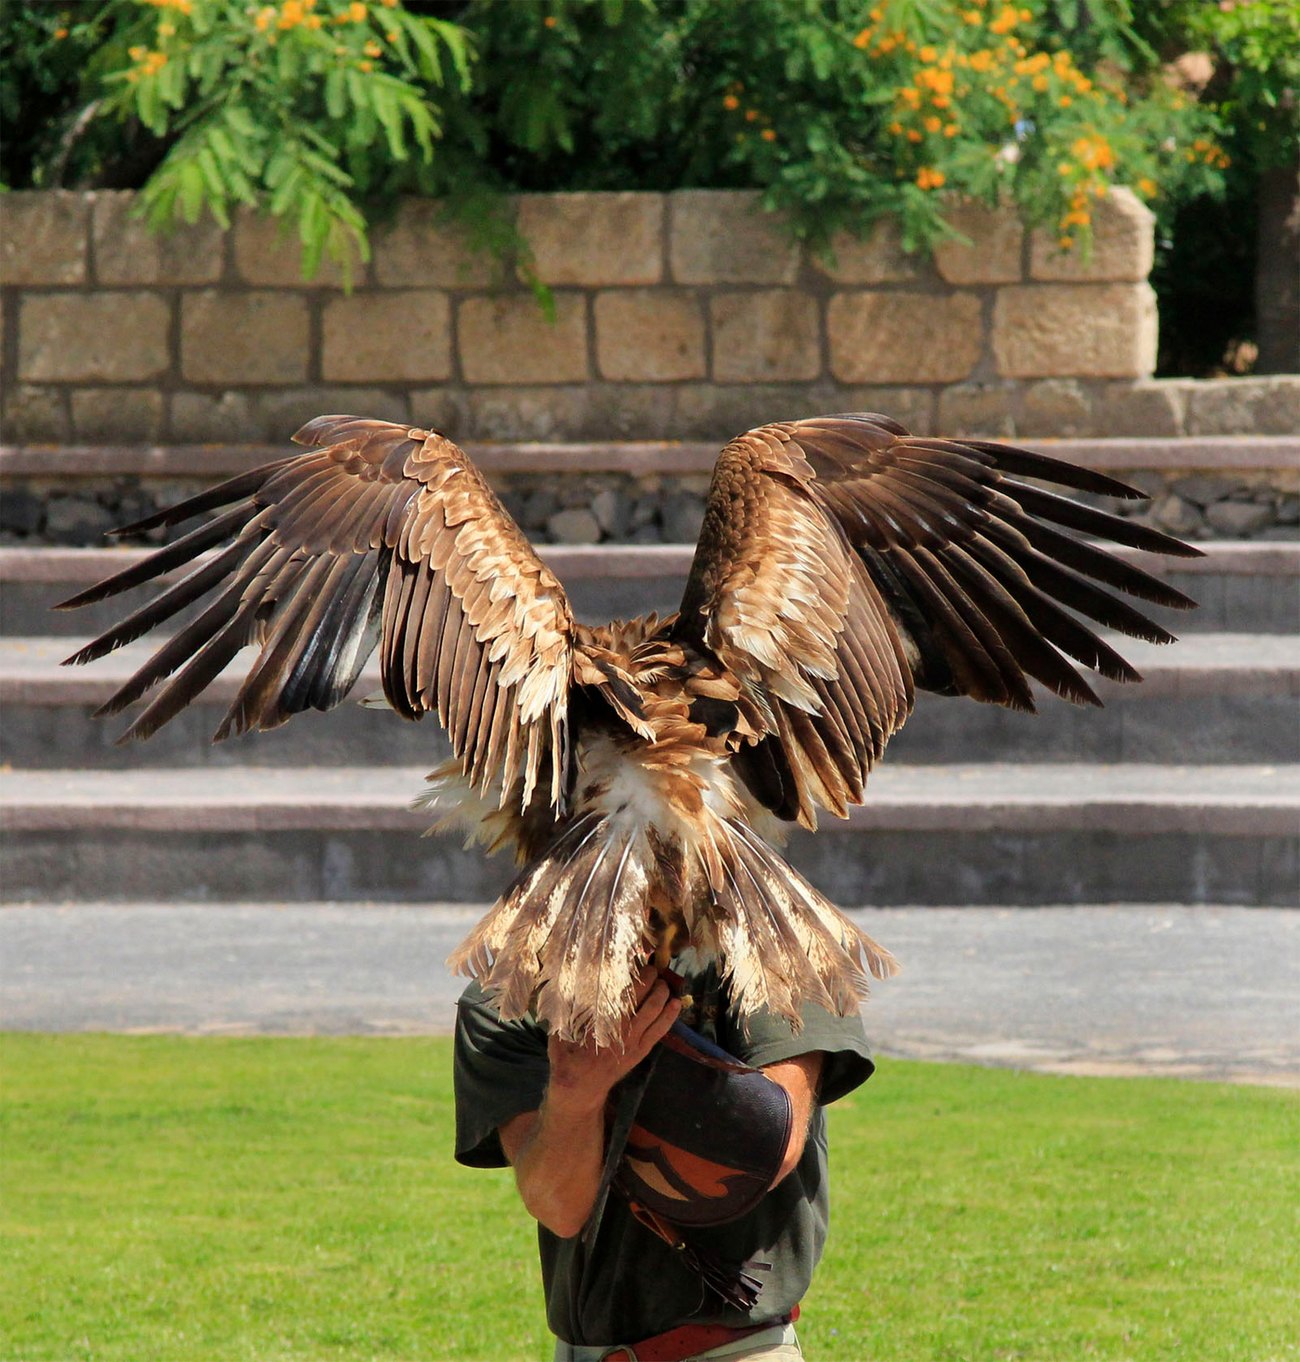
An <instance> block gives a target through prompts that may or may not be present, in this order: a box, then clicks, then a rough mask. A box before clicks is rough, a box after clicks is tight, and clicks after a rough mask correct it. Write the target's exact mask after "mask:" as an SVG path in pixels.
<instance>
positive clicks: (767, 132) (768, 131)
mask: <svg viewBox="0 0 1300 1362" xmlns="http://www.w3.org/2000/svg"><path fill="white" fill-rule="evenodd" d="M759 135H760V136H761V137H762V139H763V141H764V142H775V141H776V130H775V129H774V128H764V129H763V131H762V133H760V134H759Z"/></svg>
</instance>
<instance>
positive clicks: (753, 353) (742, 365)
mask: <svg viewBox="0 0 1300 1362" xmlns="http://www.w3.org/2000/svg"><path fill="white" fill-rule="evenodd" d="M710 310H711V312H712V317H713V377H714V379H715V380H716V381H717V382H718V383H766V382H771V381H772V380H778V381H779V380H782V379H809V378H816V377H817V375H818V373H819V372H820V371H821V340H820V336H819V334H818V321H819V318H818V307H817V300H816V299H815V298H811V297H809V296H808V295H807V294H806V293H796V292H794V291H793V290H789V289H764V290H762V291H761V292H754V293H723V294H719V295H717V296H716V297H714V298H712V299H711V300H710Z"/></svg>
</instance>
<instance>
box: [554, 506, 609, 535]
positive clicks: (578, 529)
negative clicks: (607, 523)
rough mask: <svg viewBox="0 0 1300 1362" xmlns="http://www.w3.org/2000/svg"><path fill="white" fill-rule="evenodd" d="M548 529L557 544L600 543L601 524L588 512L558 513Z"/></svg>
mask: <svg viewBox="0 0 1300 1362" xmlns="http://www.w3.org/2000/svg"><path fill="white" fill-rule="evenodd" d="M546 528H547V530H548V531H549V533H550V536H551V538H552V539H553V540H554V541H555V542H556V543H557V544H599V543H600V522H599V521H598V520H597V519H596V517H595V516H594V515H593V514H592V513H591V512H590V511H587V510H582V509H577V508H575V509H573V510H567V511H556V513H555V514H554V515H553V516H551V517H550V519H549V520H548V521H547V522H546Z"/></svg>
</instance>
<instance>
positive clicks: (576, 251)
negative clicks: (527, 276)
mask: <svg viewBox="0 0 1300 1362" xmlns="http://www.w3.org/2000/svg"><path fill="white" fill-rule="evenodd" d="M518 205H519V215H518V218H517V220H516V221H517V225H518V227H519V231H520V233H521V234H522V235H523V237H524V238H525V240H526V241H527V242H528V245H529V247H530V248H531V250H532V253H533V264H534V267H535V268H536V270H537V274H538V276H539V277H540V278H541V279H543V280H544V281H545V282H546V283H548V284H586V285H597V286H599V285H610V284H657V283H658V282H659V281H660V280H661V279H662V278H663V273H664V263H663V226H664V197H663V195H662V194H524V195H521V196H520V198H519V200H518Z"/></svg>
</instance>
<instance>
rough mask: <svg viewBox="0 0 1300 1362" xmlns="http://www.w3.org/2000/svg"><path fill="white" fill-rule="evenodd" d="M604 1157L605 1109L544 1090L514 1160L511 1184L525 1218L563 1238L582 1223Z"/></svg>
mask: <svg viewBox="0 0 1300 1362" xmlns="http://www.w3.org/2000/svg"><path fill="white" fill-rule="evenodd" d="M604 1155H605V1106H604V1103H603V1102H602V1103H601V1104H600V1105H599V1106H597V1107H595V1108H593V1107H591V1106H590V1105H589V1104H585V1103H583V1102H581V1101H575V1100H574V1098H573V1097H572V1096H571V1095H570V1094H568V1093H567V1092H566V1091H565V1089H563V1088H559V1089H556V1088H555V1087H554V1086H552V1087H551V1088H549V1089H548V1090H547V1093H546V1098H545V1100H544V1101H543V1102H542V1106H541V1109H540V1110H539V1111H537V1112H534V1113H532V1128H531V1130H530V1131H528V1132H527V1133H526V1134H525V1136H524V1139H523V1142H522V1143H521V1144H520V1145H519V1146H518V1148H517V1152H516V1154H515V1157H514V1167H515V1181H516V1183H517V1184H518V1186H519V1195H520V1196H521V1197H522V1198H523V1202H524V1205H525V1206H526V1207H527V1208H528V1212H529V1214H530V1215H531V1216H532V1217H533V1218H534V1219H535V1220H537V1221H539V1222H540V1223H541V1224H543V1225H545V1226H546V1228H547V1229H548V1230H550V1231H551V1232H552V1233H553V1234H558V1235H559V1236H560V1237H561V1238H562V1239H568V1238H570V1237H571V1236H572V1235H575V1234H577V1233H578V1231H579V1230H581V1229H582V1227H583V1225H584V1224H586V1222H587V1217H588V1215H590V1214H591V1208H592V1205H593V1203H594V1202H595V1200H596V1191H597V1189H598V1188H599V1186H600V1175H601V1169H602V1167H603V1164H604Z"/></svg>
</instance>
